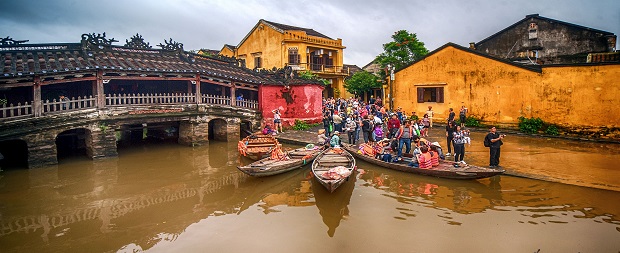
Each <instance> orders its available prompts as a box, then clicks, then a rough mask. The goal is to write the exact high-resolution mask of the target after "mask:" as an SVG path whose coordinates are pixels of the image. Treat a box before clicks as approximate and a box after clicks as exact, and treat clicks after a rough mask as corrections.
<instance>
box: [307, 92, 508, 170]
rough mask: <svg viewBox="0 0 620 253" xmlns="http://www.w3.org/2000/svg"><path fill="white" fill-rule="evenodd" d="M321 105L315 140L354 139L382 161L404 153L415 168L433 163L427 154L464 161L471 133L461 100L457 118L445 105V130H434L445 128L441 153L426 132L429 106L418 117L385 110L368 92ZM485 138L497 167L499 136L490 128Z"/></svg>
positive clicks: (430, 115)
mask: <svg viewBox="0 0 620 253" xmlns="http://www.w3.org/2000/svg"><path fill="white" fill-rule="evenodd" d="M322 108H323V120H322V124H323V129H321V130H319V132H318V135H317V143H318V144H320V145H330V146H338V145H340V144H341V143H342V142H346V143H348V144H359V147H360V151H361V152H367V153H372V154H373V155H375V156H376V157H377V158H378V159H381V160H383V161H386V162H399V161H402V160H403V159H406V161H411V162H410V163H409V165H410V166H414V167H420V168H431V167H432V164H435V162H431V161H432V160H438V159H446V157H447V156H452V157H453V160H454V162H456V163H455V164H459V163H460V164H466V163H465V160H464V157H465V145H466V144H467V145H471V139H470V137H469V134H470V131H469V130H468V129H466V128H465V121H466V118H467V117H466V116H467V108H466V107H465V106H462V107H461V108H460V110H459V120H458V124H457V122H456V121H455V118H456V113H455V112H454V110H453V108H450V110H449V115H448V119H447V121H446V127H445V132H444V131H435V130H433V132H435V133H434V134H437V135H438V136H440V135H441V134H444V133H445V136H446V148H447V153H445V154H444V153H443V148H442V147H441V144H439V143H438V142H430V141H429V140H427V139H426V138H425V137H429V136H430V135H431V130H432V129H433V116H434V112H433V108H432V106H429V107H428V110H427V111H426V112H424V114H423V115H422V116H421V117H419V116H417V114H416V112H411V114H407V112H405V111H404V110H402V108H396V109H395V110H394V111H390V110H388V109H387V108H386V107H385V106H384V105H383V101H381V98H376V99H375V98H374V97H372V96H371V98H370V100H369V101H368V102H366V101H363V100H361V99H358V98H349V99H343V98H338V99H335V98H329V99H323V104H322ZM493 129H495V128H493ZM492 131H493V130H492ZM341 135H342V136H343V137H341ZM345 135H346V140H345V137H344V136H345ZM488 138H490V139H491V140H492V141H491V143H492V145H490V146H489V147H490V148H491V154H490V155H491V158H490V164H489V165H490V166H491V167H496V166H499V146H501V139H502V138H503V136H502V135H498V134H497V136H496V135H491V133H489V135H487V137H486V138H485V146H486V142H487V141H486V139H488ZM403 149H405V150H404V152H403ZM494 149H495V153H494V152H493V150H494ZM453 150H454V151H453Z"/></svg>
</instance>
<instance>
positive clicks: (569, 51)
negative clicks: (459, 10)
mask: <svg viewBox="0 0 620 253" xmlns="http://www.w3.org/2000/svg"><path fill="white" fill-rule="evenodd" d="M470 48H473V49H475V50H478V51H480V52H483V53H486V54H489V55H491V56H494V57H497V58H500V59H506V60H509V61H514V62H519V63H523V64H570V63H585V62H587V60H588V54H590V53H613V52H615V51H616V35H615V34H613V33H611V32H606V31H601V30H597V29H593V28H589V27H584V26H580V25H576V24H571V23H567V22H564V21H559V20H555V19H550V18H546V17H542V16H539V15H538V14H532V15H527V16H526V17H525V18H524V19H522V20H520V21H518V22H516V23H514V24H512V25H511V26H508V27H506V28H505V29H503V30H501V31H499V32H497V33H495V34H493V35H491V36H490V37H488V38H486V39H484V40H481V41H479V42H478V43H471V44H470ZM614 55H616V56H614ZM596 59H598V62H602V61H607V60H606V59H609V60H610V61H614V59H615V61H618V60H617V59H618V57H617V53H615V54H611V56H604V57H597V58H596Z"/></svg>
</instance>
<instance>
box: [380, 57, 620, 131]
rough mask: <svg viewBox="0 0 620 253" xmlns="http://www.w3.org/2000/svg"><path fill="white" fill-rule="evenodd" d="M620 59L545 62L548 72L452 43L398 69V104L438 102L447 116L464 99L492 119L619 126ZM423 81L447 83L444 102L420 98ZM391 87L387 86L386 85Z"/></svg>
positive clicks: (439, 115) (413, 107)
mask: <svg viewBox="0 0 620 253" xmlns="http://www.w3.org/2000/svg"><path fill="white" fill-rule="evenodd" d="M618 77H620V64H616V65H604V66H571V67H543V70H542V73H539V72H536V71H532V70H528V69H524V68H520V67H517V66H513V65H511V64H507V63H504V62H501V61H497V60H494V59H490V58H487V57H483V56H480V55H477V54H474V53H472V52H468V51H465V50H463V49H460V48H456V47H453V46H447V47H445V48H443V49H441V50H439V51H437V52H434V53H432V55H430V56H428V57H426V58H424V59H423V60H421V61H419V62H417V63H415V64H413V65H411V66H409V67H407V68H405V69H402V70H400V71H398V72H397V73H395V80H394V99H395V100H394V106H395V107H402V108H403V109H404V110H405V111H406V112H407V113H410V112H411V111H416V113H417V115H418V116H421V115H423V114H424V112H426V110H427V109H428V106H429V105H431V106H433V111H434V112H435V118H436V120H434V121H443V120H444V119H446V118H447V116H448V109H449V108H450V107H452V108H454V110H455V112H456V114H457V119H458V110H459V108H460V107H461V105H465V107H467V108H468V109H469V115H471V116H475V117H477V118H481V119H483V121H485V122H487V123H499V124H517V123H518V120H517V118H518V117H519V116H524V117H527V118H529V117H539V118H541V119H543V120H544V121H545V122H549V123H555V124H560V125H563V126H603V125H605V126H617V125H618V123H620V114H617V113H611V112H610V109H612V108H618V107H619V106H620V90H619V89H620V83H618V81H617V80H618ZM417 87H444V103H429V102H425V103H417V95H416V94H417V89H416V88H417ZM386 93H387V91H386Z"/></svg>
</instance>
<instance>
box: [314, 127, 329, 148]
mask: <svg viewBox="0 0 620 253" xmlns="http://www.w3.org/2000/svg"><path fill="white" fill-rule="evenodd" d="M316 138H317V139H316V144H318V145H319V146H325V145H327V144H328V143H329V142H328V141H329V138H328V137H327V135H326V134H325V129H319V132H318V134H317V136H316Z"/></svg>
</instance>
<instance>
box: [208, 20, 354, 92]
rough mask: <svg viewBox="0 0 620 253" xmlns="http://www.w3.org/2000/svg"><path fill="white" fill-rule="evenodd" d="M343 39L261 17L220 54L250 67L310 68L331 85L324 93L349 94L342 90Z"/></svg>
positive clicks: (346, 71) (344, 72)
mask: <svg viewBox="0 0 620 253" xmlns="http://www.w3.org/2000/svg"><path fill="white" fill-rule="evenodd" d="M343 49H345V47H344V46H343V45H342V39H335V40H334V39H332V38H330V37H328V36H326V35H323V34H322V33H319V32H317V31H315V30H313V29H308V28H301V27H295V26H289V25H283V24H278V23H274V22H270V21H266V20H263V19H261V20H260V21H258V23H257V24H256V25H255V26H254V28H252V30H251V31H250V32H249V33H248V34H247V35H246V36H245V37H244V38H243V39H242V40H241V42H239V44H238V45H237V46H236V47H234V46H230V45H225V46H224V47H223V48H222V50H221V52H220V55H224V56H229V57H235V58H237V59H240V60H242V62H244V64H245V66H246V67H247V68H250V69H255V68H256V69H272V68H274V67H275V68H283V67H285V66H291V67H292V68H293V69H294V70H297V71H305V70H310V71H312V73H314V74H317V75H318V76H319V77H320V78H323V79H326V80H328V81H329V82H330V84H331V85H329V86H328V87H326V89H325V91H324V96H328V97H334V96H335V97H345V96H347V97H348V96H350V94H349V93H346V91H345V89H344V78H345V77H346V76H347V75H348V69H346V68H343V65H344V64H343Z"/></svg>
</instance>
